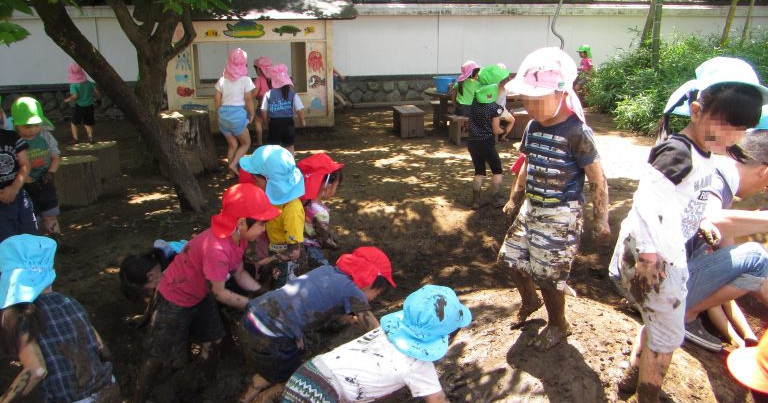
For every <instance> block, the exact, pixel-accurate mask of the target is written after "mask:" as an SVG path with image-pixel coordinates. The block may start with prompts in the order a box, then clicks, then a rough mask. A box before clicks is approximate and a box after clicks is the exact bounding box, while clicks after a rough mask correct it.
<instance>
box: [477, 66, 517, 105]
mask: <svg viewBox="0 0 768 403" xmlns="http://www.w3.org/2000/svg"><path fill="white" fill-rule="evenodd" d="M506 78H509V69H505V68H502V67H499V66H498V65H495V64H492V65H490V66H485V67H483V68H482V69H480V72H479V73H477V79H478V80H479V81H480V84H483V85H488V84H498V83H500V82H501V80H504V79H506ZM494 99H495V98H494Z"/></svg>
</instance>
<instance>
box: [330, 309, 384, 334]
mask: <svg viewBox="0 0 768 403" xmlns="http://www.w3.org/2000/svg"><path fill="white" fill-rule="evenodd" d="M339 320H340V321H341V322H342V323H346V324H351V325H355V326H357V327H359V328H361V329H363V330H365V331H366V332H367V331H369V330H373V329H376V328H377V327H379V320H378V319H376V317H375V316H373V313H372V312H371V311H370V310H365V311H361V312H356V313H354V314H352V315H344V316H342V317H341V318H339Z"/></svg>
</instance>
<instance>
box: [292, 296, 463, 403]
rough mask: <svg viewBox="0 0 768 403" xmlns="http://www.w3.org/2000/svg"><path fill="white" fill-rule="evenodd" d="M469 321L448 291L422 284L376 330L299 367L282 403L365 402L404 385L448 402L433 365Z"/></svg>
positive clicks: (431, 402)
mask: <svg viewBox="0 0 768 403" xmlns="http://www.w3.org/2000/svg"><path fill="white" fill-rule="evenodd" d="M470 322H472V313H471V312H470V311H469V309H468V308H467V307H466V306H464V305H462V304H461V302H460V301H459V298H458V297H456V294H455V293H454V292H453V290H452V289H450V288H448V287H442V286H439V285H425V286H424V287H422V288H420V289H419V290H418V291H416V292H414V293H412V294H411V295H409V296H408V298H406V299H405V302H404V303H403V309H402V310H401V311H398V312H394V313H391V314H389V315H385V316H384V317H382V318H381V327H379V328H377V329H374V330H372V331H370V332H368V333H366V334H365V335H363V336H361V337H359V338H357V339H356V340H353V341H351V342H349V343H346V344H344V345H342V346H340V347H337V348H335V349H333V350H332V351H330V352H328V353H326V354H322V355H319V356H317V357H315V358H313V359H312V360H310V361H308V362H306V363H305V364H304V365H302V366H301V368H299V369H298V370H297V371H296V372H294V373H293V375H292V376H291V378H290V379H289V380H288V383H287V384H286V385H285V391H284V392H283V402H284V403H313V402H318V401H323V402H328V403H337V402H369V401H371V400H374V399H378V398H381V397H384V396H386V395H389V394H391V393H393V392H395V391H397V390H398V389H400V388H402V387H403V386H408V389H410V390H411V394H412V395H413V396H414V397H422V398H424V401H425V402H427V403H444V402H448V398H447V396H446V395H445V392H443V388H442V387H441V386H440V380H439V379H438V376H437V372H436V371H435V365H434V364H433V362H435V361H437V360H439V359H441V358H443V356H444V355H445V353H446V352H448V346H449V345H450V344H451V342H452V341H453V339H454V337H455V336H456V334H457V333H458V332H459V330H460V329H461V328H463V327H466V326H469V324H470ZM348 379H353V380H354V382H349V381H347V380H348Z"/></svg>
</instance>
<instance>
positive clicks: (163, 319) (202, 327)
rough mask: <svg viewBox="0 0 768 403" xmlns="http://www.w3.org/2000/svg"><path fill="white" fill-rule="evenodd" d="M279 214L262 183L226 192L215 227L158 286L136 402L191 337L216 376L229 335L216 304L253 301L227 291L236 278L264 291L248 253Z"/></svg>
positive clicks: (196, 240) (178, 260)
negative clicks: (249, 268)
mask: <svg viewBox="0 0 768 403" xmlns="http://www.w3.org/2000/svg"><path fill="white" fill-rule="evenodd" d="M278 214H280V211H279V210H277V209H276V208H274V207H272V205H271V204H270V203H269V200H267V197H266V195H265V194H264V191H262V190H261V189H259V188H258V187H256V185H253V184H238V185H234V186H232V187H230V188H229V189H227V190H226V191H225V192H224V196H223V197H222V202H221V213H219V214H217V215H215V216H213V217H211V227H210V228H208V229H206V230H205V231H203V232H201V233H199V234H198V235H197V236H195V237H194V238H192V239H191V240H190V241H189V242H187V244H186V245H184V248H183V249H182V250H181V252H180V253H179V254H178V255H176V256H175V257H174V259H173V262H171V264H170V266H168V268H167V269H166V270H165V272H164V273H163V276H162V278H161V279H160V283H159V285H158V286H157V294H156V303H155V308H154V311H153V313H152V318H151V320H150V326H149V329H148V330H147V334H146V340H145V349H146V351H145V354H146V357H145V360H144V363H143V364H142V367H141V369H140V371H139V374H138V376H137V383H136V392H135V393H134V397H133V401H134V402H143V401H145V400H146V399H147V397H148V396H149V392H150V390H151V386H152V382H153V381H154V380H155V376H156V375H157V373H158V371H159V370H160V369H161V367H162V365H163V364H165V363H170V362H172V361H174V360H175V359H178V358H181V357H185V356H186V353H187V341H188V338H190V337H191V338H192V339H193V340H194V341H196V342H199V343H202V345H203V348H202V351H201V353H200V356H201V358H202V359H203V360H205V361H206V363H207V365H206V367H207V370H206V374H205V375H206V377H213V376H215V368H216V367H215V364H216V358H217V357H216V351H217V346H218V344H219V343H220V342H221V339H222V338H223V337H224V334H225V332H224V327H223V325H222V323H221V318H220V315H219V309H218V307H217V306H216V302H217V301H218V302H221V303H223V304H225V305H229V306H231V307H234V308H238V309H244V308H245V305H246V304H247V303H248V298H247V297H245V296H242V295H239V294H236V293H234V292H232V291H230V290H228V289H227V288H226V287H225V282H226V281H227V279H228V278H229V277H230V275H231V276H232V277H234V278H235V280H236V281H237V284H238V285H239V286H240V287H241V288H242V289H244V290H246V291H248V292H255V291H258V290H259V289H260V288H261V287H260V286H259V283H257V282H256V281H255V280H254V279H253V278H252V277H251V276H250V274H248V272H246V271H245V270H243V253H244V252H245V250H246V249H247V248H248V243H249V242H253V241H254V240H255V239H256V238H257V237H258V236H259V235H261V233H262V232H264V223H265V222H266V221H268V220H270V219H272V218H274V217H276V216H277V215H278Z"/></svg>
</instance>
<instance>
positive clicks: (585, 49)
mask: <svg viewBox="0 0 768 403" xmlns="http://www.w3.org/2000/svg"><path fill="white" fill-rule="evenodd" d="M581 52H586V53H587V57H592V48H590V47H589V45H587V44H586V43H585V44H583V45H581V46H579V53H581Z"/></svg>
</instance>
